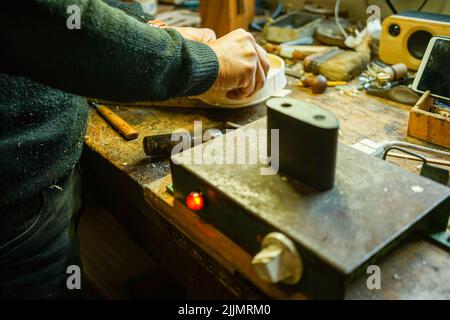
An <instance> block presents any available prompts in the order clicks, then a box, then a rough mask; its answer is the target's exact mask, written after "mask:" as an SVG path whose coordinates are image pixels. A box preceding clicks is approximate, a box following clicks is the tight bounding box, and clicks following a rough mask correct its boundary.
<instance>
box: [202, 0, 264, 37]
mask: <svg viewBox="0 0 450 320" xmlns="http://www.w3.org/2000/svg"><path fill="white" fill-rule="evenodd" d="M200 14H201V16H202V26H203V27H204V28H210V29H213V30H214V31H215V32H216V34H217V37H221V36H224V35H226V34H227V33H229V32H231V31H233V30H236V29H239V28H244V29H248V26H249V24H250V23H251V22H252V21H253V17H254V15H255V0H201V1H200Z"/></svg>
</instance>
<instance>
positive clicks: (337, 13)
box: [334, 0, 348, 38]
mask: <svg viewBox="0 0 450 320" xmlns="http://www.w3.org/2000/svg"><path fill="white" fill-rule="evenodd" d="M340 6H341V0H336V5H335V6H334V19H335V20H336V24H337V26H338V28H339V30H340V31H341V32H342V34H343V35H344V37H345V38H348V34H347V32H345V30H344V28H342V26H341V23H340V21H339V7H340Z"/></svg>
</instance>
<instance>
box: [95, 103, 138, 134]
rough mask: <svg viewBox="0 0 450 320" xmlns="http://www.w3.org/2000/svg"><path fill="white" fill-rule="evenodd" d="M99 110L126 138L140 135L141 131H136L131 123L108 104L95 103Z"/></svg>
mask: <svg viewBox="0 0 450 320" xmlns="http://www.w3.org/2000/svg"><path fill="white" fill-rule="evenodd" d="M95 107H96V109H97V111H98V112H99V113H100V114H101V115H102V116H103V118H105V120H106V121H108V123H109V124H110V125H111V126H112V127H113V128H114V129H115V130H116V131H117V132H119V133H120V134H121V135H122V136H123V137H124V138H125V139H127V140H133V139H136V138H137V137H138V136H139V132H137V131H136V129H134V128H133V127H132V126H131V125H129V124H128V123H127V122H126V121H125V120H123V119H122V118H121V117H120V116H119V115H118V114H116V113H114V112H112V111H111V110H110V109H109V108H108V107H107V106H104V105H98V104H96V105H95Z"/></svg>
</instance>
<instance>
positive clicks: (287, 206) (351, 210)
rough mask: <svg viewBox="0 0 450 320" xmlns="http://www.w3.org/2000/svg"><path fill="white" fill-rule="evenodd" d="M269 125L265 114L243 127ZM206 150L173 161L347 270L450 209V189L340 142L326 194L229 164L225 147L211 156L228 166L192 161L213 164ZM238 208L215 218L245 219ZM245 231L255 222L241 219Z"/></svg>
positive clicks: (257, 169) (257, 167)
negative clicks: (428, 218) (436, 211)
mask: <svg viewBox="0 0 450 320" xmlns="http://www.w3.org/2000/svg"><path fill="white" fill-rule="evenodd" d="M265 127H266V123H265V120H264V119H262V120H259V121H256V122H255V123H253V124H251V125H249V126H247V127H245V130H248V129H253V130H259V129H261V128H265ZM243 130H244V129H243ZM234 139H235V140H236V139H237V136H235V137H234ZM224 140H225V137H222V138H217V139H215V140H213V141H211V142H210V143H209V144H208V146H209V147H208V149H209V150H213V149H216V148H217V149H220V148H223V146H225V145H226V144H225V142H224ZM252 144H253V145H256V144H257V141H256V140H254V139H251V138H249V142H248V143H246V144H245V145H242V144H237V143H236V144H235V146H236V148H242V147H243V148H245V151H244V153H245V154H248V153H249V150H251V149H250V147H251V145H252ZM204 150H206V149H205V148H204V147H203V146H199V147H195V148H193V149H191V150H188V151H186V152H185V153H184V154H179V155H176V156H174V157H173V159H174V160H176V161H177V162H178V163H181V165H180V167H181V168H183V169H184V170H185V171H187V172H189V173H190V174H191V176H192V177H193V178H194V177H195V178H199V179H201V180H202V181H205V182H206V183H207V184H208V185H209V186H212V187H213V188H216V189H217V190H218V192H220V193H221V194H224V195H225V196H226V198H228V199H230V200H229V201H230V203H235V204H237V206H238V207H240V208H243V209H244V210H245V211H246V212H247V213H248V215H250V216H252V217H253V219H255V220H254V221H259V220H263V221H264V222H265V224H267V225H269V226H271V227H272V228H273V229H274V230H277V231H280V232H282V233H284V234H286V235H287V236H288V237H290V238H291V239H292V240H294V241H295V242H296V243H297V244H299V245H300V246H301V248H303V249H306V250H308V251H310V252H312V253H313V254H314V255H316V256H318V257H319V258H320V259H321V260H322V261H324V262H325V263H327V264H329V265H331V266H332V267H333V268H335V269H337V270H338V271H339V272H341V273H342V274H345V275H349V274H351V273H352V272H354V271H355V270H356V269H357V268H358V267H360V266H361V265H363V264H364V263H366V262H367V261H368V260H369V259H371V258H372V257H373V256H374V255H376V254H378V253H379V252H380V251H382V250H383V249H384V248H385V247H386V246H387V245H388V244H390V243H391V242H392V241H393V240H395V239H397V238H398V237H400V236H401V235H402V234H403V233H404V232H406V231H408V230H409V229H410V228H412V227H413V226H414V225H415V224H416V223H417V222H418V221H419V220H421V219H423V218H424V217H426V216H427V215H428V214H429V213H430V211H432V210H433V209H435V208H436V207H437V206H438V205H441V204H443V209H444V210H448V209H449V204H450V189H449V188H447V187H444V186H442V185H439V184H437V183H434V182H432V181H431V180H429V179H425V178H423V177H419V176H417V175H414V174H412V173H409V172H407V171H406V170H403V169H401V168H399V167H398V166H395V165H392V164H389V163H386V162H384V161H382V160H380V159H377V158H375V157H371V156H368V155H365V154H363V153H361V152H359V151H356V150H354V149H353V148H350V147H348V146H345V145H342V144H340V145H339V148H338V157H337V166H336V183H335V188H334V189H332V190H330V191H326V192H316V191H314V190H313V189H311V188H309V187H306V186H305V185H303V184H300V183H298V182H297V181H295V180H292V179H291V178H290V177H288V176H286V175H283V174H279V175H271V176H263V175H261V174H260V168H261V165H235V164H231V165H229V164H225V163H226V160H225V159H226V153H225V152H224V153H220V152H218V153H215V154H213V157H214V158H215V159H217V160H216V161H217V162H218V163H224V164H223V165H222V164H220V165H217V164H214V165H208V164H194V163H193V161H192V159H194V158H197V159H199V158H200V157H202V156H203V161H204V163H208V162H207V160H208V159H207V157H209V156H211V155H210V154H207V153H205V152H204ZM253 150H255V149H253ZM256 150H257V149H256ZM240 151H241V150H236V152H240ZM227 152H229V150H227ZM299 165H301V163H299ZM177 171H178V169H177ZM188 176H189V175H188ZM180 177H183V180H182V181H181V182H180V181H177V180H176V179H177V176H174V186H175V187H177V186H178V187H180V189H182V190H186V188H184V186H182V185H183V184H186V185H189V187H190V188H191V191H193V190H195V185H193V184H195V183H192V182H191V181H193V180H194V179H186V176H185V175H180ZM192 188H194V189H192ZM175 189H177V188H175ZM417 190H419V191H417ZM210 206H211V210H210V211H208V213H207V214H206V215H205V216H207V217H209V218H208V219H210V220H211V221H215V218H214V217H212V215H214V212H219V211H218V210H217V211H216V209H218V208H217V206H226V204H223V203H216V202H215V201H214V200H211V203H210ZM221 213H223V212H221ZM234 213H235V211H233V212H229V217H227V218H224V217H223V215H222V216H220V217H218V218H217V219H220V221H222V220H223V219H230V220H231V221H234V222H235V223H236V222H239V221H240V218H239V217H238V216H237V215H234ZM246 221H247V223H251V222H249V220H247V219H246ZM225 224H226V223H225V222H223V223H222V224H221V225H225ZM229 227H230V228H236V226H232V225H229ZM239 228H244V229H245V228H249V229H251V226H249V225H247V224H246V225H243V224H239ZM224 232H225V233H227V231H225V230H224ZM261 236H264V235H261ZM234 240H236V241H241V240H240V239H234ZM254 241H255V242H256V237H255V240H254ZM250 247H251V246H250Z"/></svg>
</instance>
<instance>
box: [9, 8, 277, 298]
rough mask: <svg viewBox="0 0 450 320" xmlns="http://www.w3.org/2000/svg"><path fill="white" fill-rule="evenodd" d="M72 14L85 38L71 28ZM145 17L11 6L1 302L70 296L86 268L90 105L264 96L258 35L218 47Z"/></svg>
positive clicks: (126, 11)
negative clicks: (83, 162)
mask: <svg viewBox="0 0 450 320" xmlns="http://www.w3.org/2000/svg"><path fill="white" fill-rule="evenodd" d="M106 3H107V4H106ZM73 5H75V6H76V8H78V9H79V12H80V17H81V20H80V22H81V23H80V28H79V29H77V28H75V29H71V28H68V26H67V25H68V23H67V21H68V18H69V17H70V14H71V13H72V11H70V10H69V11H68V8H69V7H70V6H73ZM112 6H115V7H116V8H113V7H112ZM72 8H73V7H72ZM139 8H140V7H139V6H136V4H123V3H120V2H118V1H117V0H104V1H101V0H33V1H7V2H5V3H4V4H3V5H2V10H1V11H0V43H1V50H0V154H1V157H0V187H1V190H0V297H2V298H5V297H6V298H57V297H67V294H68V293H70V291H69V290H68V289H67V286H66V279H67V276H68V275H67V274H66V270H67V268H68V267H69V266H71V265H80V259H79V250H78V243H77V240H76V235H75V232H74V230H75V228H74V225H75V223H74V221H75V220H76V219H75V216H76V213H77V211H78V210H79V206H80V181H79V180H80V178H79V174H78V172H77V170H76V165H77V162H78V160H79V157H80V154H81V150H82V146H83V138H84V133H85V127H86V122H87V108H88V107H87V103H86V99H85V98H83V97H93V98H100V99H105V100H110V101H124V102H125V101H145V100H148V101H151V100H164V99H169V98H174V97H179V96H190V95H198V94H201V93H203V92H205V91H207V90H208V89H210V88H211V87H213V86H215V87H216V88H220V89H226V90H228V91H229V94H228V96H229V97H230V98H234V99H240V98H245V97H248V96H251V95H252V94H253V93H254V92H255V91H257V90H258V89H260V88H261V87H262V86H263V85H264V82H265V79H266V76H267V71H268V62H267V59H266V57H265V52H264V51H263V50H262V49H261V48H260V47H259V46H258V45H257V44H256V43H255V40H254V38H253V37H252V36H251V35H250V34H249V33H247V32H245V31H243V30H237V31H234V32H232V33H230V34H229V35H227V36H225V37H223V38H220V39H214V37H211V31H205V30H195V29H171V28H156V27H152V26H150V25H149V24H147V23H146V22H147V21H148V20H149V19H151V18H150V17H149V16H147V15H145V14H144V13H143V12H142V11H140V9H139ZM68 12H69V13H68ZM205 35H207V36H206V37H205ZM189 39H191V40H189ZM192 40H194V41H192ZM198 41H203V42H207V44H205V43H200V42H198Z"/></svg>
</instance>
